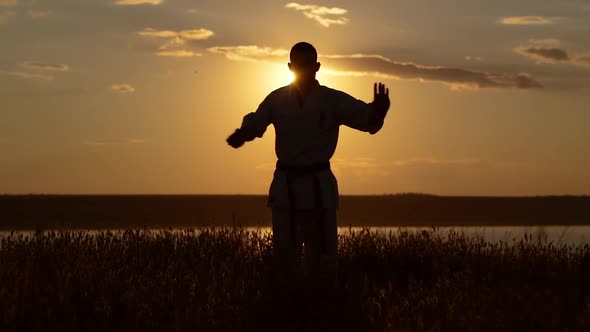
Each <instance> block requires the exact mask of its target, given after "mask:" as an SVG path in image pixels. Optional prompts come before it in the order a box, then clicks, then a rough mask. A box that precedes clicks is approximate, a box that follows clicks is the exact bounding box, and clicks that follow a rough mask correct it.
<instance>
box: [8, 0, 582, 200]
mask: <svg viewBox="0 0 590 332" xmlns="http://www.w3.org/2000/svg"><path fill="white" fill-rule="evenodd" d="M363 4H364V2H363V3H360V2H358V1H323V2H314V3H288V2H284V3H281V2H276V1H270V0H269V1H251V2H241V1H235V2H231V4H230V5H228V3H227V2H223V3H221V2H214V1H202V2H194V1H180V0H178V1H172V0H170V1H158V0H149V1H148V0H133V1H131V0H119V1H110V0H92V1H84V2H80V1H74V0H55V1H51V2H41V1H24V0H0V40H2V52H0V151H1V152H2V153H0V193H70V194H76V193H85V194H91V193H99V194H106V193H120V194H129V193H136V194H142V193H145V194H155V193H178V194H187V193H199V194H206V193H209V194H211V193H212V194H266V193H267V192H268V185H269V183H270V180H271V176H272V171H273V169H274V162H275V160H276V157H275V156H274V148H273V144H274V131H273V130H272V127H270V128H269V130H268V131H267V132H266V134H265V136H264V137H263V138H262V139H259V140H256V141H254V142H250V143H247V144H246V145H245V146H244V147H243V148H241V149H239V150H233V149H231V148H229V147H228V146H227V145H226V143H225V138H226V137H227V136H228V135H229V134H230V133H231V132H232V131H233V130H234V129H235V128H236V127H238V126H239V125H240V123H241V119H242V116H243V115H244V114H246V113H248V112H251V111H254V110H255V109H256V107H257V106H258V104H259V103H260V102H261V101H262V99H263V98H264V97H265V96H266V95H267V94H268V93H269V92H271V91H272V90H274V89H276V88H278V87H280V86H283V85H286V84H288V83H289V72H288V69H287V65H286V63H287V62H288V50H289V48H290V47H291V46H292V45H293V44H294V43H295V42H298V41H301V40H305V41H309V42H311V43H313V44H314V45H315V46H316V48H317V49H318V52H319V53H320V62H321V63H322V69H321V70H320V72H319V74H318V80H319V81H320V83H321V84H323V85H327V86H330V87H333V88H336V89H340V90H343V91H345V92H347V93H349V94H351V95H353V96H355V97H357V98H359V99H363V100H365V101H367V102H370V101H371V98H372V84H373V82H375V81H382V82H384V83H386V84H387V85H388V86H389V87H390V90H391V92H390V95H391V99H392V108H391V109H390V113H389V115H388V118H387V119H386V123H385V125H384V127H383V129H382V130H381V132H379V133H378V134H377V135H375V136H371V135H369V134H366V133H360V132H355V131H353V130H350V129H347V128H346V129H343V130H342V131H341V136H340V142H339V146H338V149H337V152H336V154H335V156H334V158H333V160H332V165H333V170H334V173H335V174H336V176H337V178H338V181H339V187H340V191H341V193H342V194H383V193H398V192H427V193H433V194H441V195H544V194H589V193H590V149H589V148H588V143H587V142H589V141H590V133H589V131H588V130H587V127H588V123H590V121H589V120H590V112H589V111H590V109H589V108H588V104H589V102H590V97H589V96H590V93H589V92H590V42H589V41H588V38H587V36H588V35H589V33H590V23H589V22H590V6H589V5H588V3H587V1H582V0H580V1H575V0H567V1H558V0H555V1H549V0H534V1H533V0H523V1H518V3H517V4H515V3H514V1H507V0H506V1H505V0H502V1H494V2H491V1H468V0H460V1H455V2H453V4H454V5H453V6H449V5H448V4H447V5H445V4H443V3H442V2H440V1H371V2H370V5H363Z"/></svg>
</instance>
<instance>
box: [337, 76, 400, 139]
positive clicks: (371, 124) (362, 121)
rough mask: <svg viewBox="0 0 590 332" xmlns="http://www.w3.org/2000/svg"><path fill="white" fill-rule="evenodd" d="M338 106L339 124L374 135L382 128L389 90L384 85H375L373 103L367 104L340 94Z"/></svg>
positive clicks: (387, 106) (388, 102) (388, 103)
mask: <svg viewBox="0 0 590 332" xmlns="http://www.w3.org/2000/svg"><path fill="white" fill-rule="evenodd" d="M338 105H339V107H338V113H339V118H340V123H341V124H343V125H345V126H348V127H351V128H354V129H357V130H360V131H365V132H369V133H371V134H375V133H377V132H378V131H379V130H380V129H381V127H383V120H384V119H385V116H386V115H387V111H388V110H389V106H390V101H389V89H387V88H386V87H385V84H382V83H379V84H377V83H375V84H374V85H373V101H372V102H371V103H368V104H367V103H365V102H363V101H362V100H358V99H356V98H354V97H352V96H350V95H347V94H345V93H342V94H341V95H340V101H339V103H338Z"/></svg>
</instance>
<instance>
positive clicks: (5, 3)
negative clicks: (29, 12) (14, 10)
mask: <svg viewBox="0 0 590 332" xmlns="http://www.w3.org/2000/svg"><path fill="white" fill-rule="evenodd" d="M16 6H18V0H0V7H16Z"/></svg>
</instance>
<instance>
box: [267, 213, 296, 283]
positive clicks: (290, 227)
mask: <svg viewBox="0 0 590 332" xmlns="http://www.w3.org/2000/svg"><path fill="white" fill-rule="evenodd" d="M291 219H292V215H291V211H290V210H289V209H283V208H273V209H272V239H273V248H274V266H275V274H276V278H277V281H278V282H279V283H280V284H283V283H287V284H289V283H291V282H292V281H293V280H294V277H295V275H296V273H297V265H298V264H297V263H298V259H299V258H300V257H301V247H302V245H301V243H302V240H303V239H302V237H301V232H300V231H298V230H299V228H300V225H297V223H296V222H297V220H291ZM294 219H295V218H294Z"/></svg>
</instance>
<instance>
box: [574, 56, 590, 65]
mask: <svg viewBox="0 0 590 332" xmlns="http://www.w3.org/2000/svg"><path fill="white" fill-rule="evenodd" d="M575 61H577V62H578V63H580V64H584V65H590V53H589V54H582V55H579V56H578V57H576V59H575Z"/></svg>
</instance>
